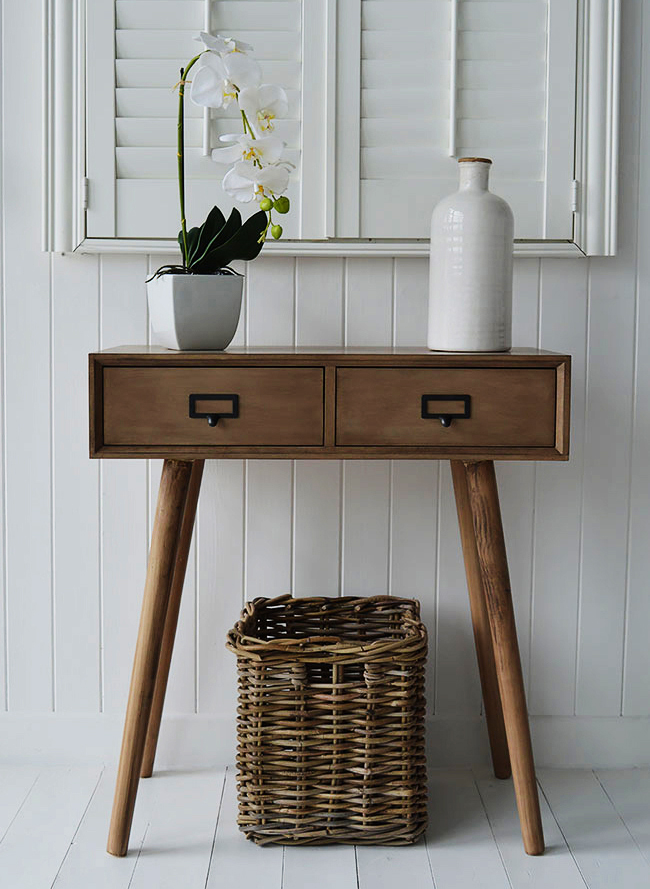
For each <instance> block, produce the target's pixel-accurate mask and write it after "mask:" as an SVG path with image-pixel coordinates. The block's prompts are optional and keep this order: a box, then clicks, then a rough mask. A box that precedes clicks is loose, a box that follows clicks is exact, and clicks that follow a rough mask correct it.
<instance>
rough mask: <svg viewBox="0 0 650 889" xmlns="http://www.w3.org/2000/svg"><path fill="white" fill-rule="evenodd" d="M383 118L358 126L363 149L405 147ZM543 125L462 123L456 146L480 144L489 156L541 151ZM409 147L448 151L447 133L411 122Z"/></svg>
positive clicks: (401, 135) (397, 131) (424, 123)
mask: <svg viewBox="0 0 650 889" xmlns="http://www.w3.org/2000/svg"><path fill="white" fill-rule="evenodd" d="M392 124H393V122H392V121H391V120H386V119H382V118H379V117H378V118H372V119H365V120H363V121H362V124H361V146H362V148H400V147H402V146H403V145H404V130H403V129H402V128H397V127H395V126H393V125H392ZM544 131H545V124H544V121H543V120H539V121H537V120H536V121H528V120H526V121H524V120H503V121H500V122H499V126H498V127H495V126H494V122H493V121H491V120H461V121H459V124H458V128H457V138H458V143H459V145H464V146H468V145H480V146H481V147H482V148H483V149H484V150H485V152H486V154H487V155H488V156H491V155H492V154H496V153H497V152H501V151H503V150H504V149H508V148H516V149H517V150H518V151H527V150H535V149H538V150H543V148H544ZM408 141H409V145H413V146H421V147H426V148H435V149H436V150H440V151H444V150H445V149H446V148H447V134H446V133H445V132H443V130H442V128H441V127H439V126H436V122H435V121H434V120H433V119H431V118H429V119H427V120H411V121H409V125H408Z"/></svg>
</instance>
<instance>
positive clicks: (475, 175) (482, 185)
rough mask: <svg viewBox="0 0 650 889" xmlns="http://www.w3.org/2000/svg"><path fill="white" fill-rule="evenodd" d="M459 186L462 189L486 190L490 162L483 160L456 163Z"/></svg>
mask: <svg viewBox="0 0 650 889" xmlns="http://www.w3.org/2000/svg"><path fill="white" fill-rule="evenodd" d="M458 172H459V177H460V179H459V188H460V189H461V190H462V191H487V190H488V181H489V178H490V164H488V163H485V162H484V161H462V162H461V163H459V164H458Z"/></svg>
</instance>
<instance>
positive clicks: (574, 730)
mask: <svg viewBox="0 0 650 889" xmlns="http://www.w3.org/2000/svg"><path fill="white" fill-rule="evenodd" d="M531 725H532V733H533V746H534V750H535V759H536V762H537V765H539V766H547V767H555V768H596V767H599V768H626V767H632V766H650V718H648V717H583V716H580V717H570V716H534V717H532V719H531ZM121 733H122V717H121V716H118V715H107V714H97V715H93V716H83V715H80V716H76V715H65V714H47V715H43V714H28V713H25V714H13V713H6V714H3V715H2V716H0V762H2V763H25V762H29V763H37V764H43V765H55V764H57V765H60V764H65V765H72V764H95V763H106V764H107V765H109V764H115V763H116V761H117V757H118V754H119V748H120V738H121ZM427 740H428V761H429V765H431V766H432V767H436V766H447V767H453V766H465V765H480V764H485V763H488V762H489V750H488V742H487V732H486V729H485V721H484V720H483V719H480V718H449V717H434V718H432V719H430V720H429V721H428V723H427ZM234 758H235V728H234V720H233V719H232V718H230V717H219V716H202V715H200V716H197V715H187V716H184V715H182V716H168V717H166V718H165V719H164V721H163V725H162V729H161V733H160V743H159V748H158V756H157V759H156V767H157V768H162V769H169V768H195V767H205V766H211V765H221V764H223V763H228V762H233V761H234Z"/></svg>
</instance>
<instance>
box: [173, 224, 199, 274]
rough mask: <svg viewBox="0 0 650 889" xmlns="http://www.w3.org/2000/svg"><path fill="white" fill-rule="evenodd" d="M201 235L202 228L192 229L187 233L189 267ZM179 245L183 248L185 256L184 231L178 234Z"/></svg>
mask: <svg viewBox="0 0 650 889" xmlns="http://www.w3.org/2000/svg"><path fill="white" fill-rule="evenodd" d="M200 234H201V229H200V228H191V229H190V230H189V231H188V232H187V254H188V255H187V257H186V260H187V265H189V263H190V259H189V258H190V256H191V255H192V252H193V250H194V248H195V247H196V244H197V242H198V240H199V236H200ZM178 244H179V246H180V248H181V255H183V232H182V231H179V233H178Z"/></svg>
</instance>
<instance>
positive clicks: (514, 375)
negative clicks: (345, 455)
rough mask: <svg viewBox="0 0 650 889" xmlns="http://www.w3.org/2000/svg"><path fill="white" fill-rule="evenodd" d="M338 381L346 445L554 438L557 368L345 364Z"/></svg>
mask: <svg viewBox="0 0 650 889" xmlns="http://www.w3.org/2000/svg"><path fill="white" fill-rule="evenodd" d="M336 381H337V382H336V443H337V445H340V446H367V447H372V446H378V447H379V446H390V445H398V446H409V445H411V446H427V445H428V446H430V447H437V446H440V447H444V446H447V445H455V446H458V447H464V446H468V447H478V446H480V447H553V445H554V444H555V407H556V372H555V369H554V368H493V367H490V368H487V367H486V368H483V367H480V368H476V367H473V368H469V367H468V368H449V369H443V368H431V369H429V368H378V367H373V368H338V370H337V376H336ZM423 397H424V398H423ZM423 414H424V415H426V416H423ZM440 415H442V417H443V421H444V423H443V422H442V421H441V419H440ZM446 424H448V425H446Z"/></svg>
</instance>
